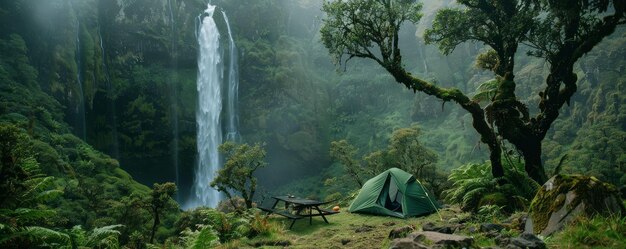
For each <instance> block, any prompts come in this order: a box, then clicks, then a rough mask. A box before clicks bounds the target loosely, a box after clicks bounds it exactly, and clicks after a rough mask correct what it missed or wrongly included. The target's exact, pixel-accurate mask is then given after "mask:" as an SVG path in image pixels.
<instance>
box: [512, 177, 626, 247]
mask: <svg viewBox="0 0 626 249" xmlns="http://www.w3.org/2000/svg"><path fill="white" fill-rule="evenodd" d="M619 212H621V213H626V208H625V207H624V205H623V203H622V202H621V199H620V197H619V192H618V191H617V189H616V188H615V187H614V186H613V185H610V184H608V183H603V182H601V181H599V180H598V179H596V178H595V177H588V176H581V175H556V176H554V177H552V178H550V180H548V181H547V182H546V183H545V184H544V185H543V186H542V187H541V189H540V190H539V192H538V193H537V195H536V196H535V198H534V199H533V201H532V203H531V206H530V212H529V216H528V218H527V219H526V224H525V229H524V230H525V232H527V233H534V234H541V235H543V236H549V235H551V234H552V233H554V232H556V231H559V230H561V229H562V228H563V227H564V226H565V225H566V224H567V223H569V222H571V221H572V220H574V219H575V218H576V217H578V216H581V215H586V216H589V217H591V216H593V215H595V214H605V215H609V214H615V213H619Z"/></svg>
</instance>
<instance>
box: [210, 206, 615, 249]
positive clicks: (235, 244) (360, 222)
mask: <svg viewBox="0 0 626 249" xmlns="http://www.w3.org/2000/svg"><path fill="white" fill-rule="evenodd" d="M441 215H442V217H443V220H444V221H443V222H442V221H440V219H439V216H438V215H437V214H436V213H434V214H431V215H428V216H423V217H416V218H408V219H399V218H394V217H387V216H373V215H366V214H352V213H348V212H341V213H339V214H335V215H330V216H327V219H328V221H329V222H330V224H326V223H325V222H324V221H323V220H322V218H321V217H313V219H312V224H311V225H309V220H308V219H301V220H298V221H296V223H295V225H294V226H293V228H292V229H287V228H288V227H289V225H290V224H291V221H290V220H288V219H286V218H284V217H282V216H276V215H272V216H270V217H269V219H268V221H269V223H268V224H269V226H271V227H272V229H273V232H272V233H271V234H269V235H267V236H257V237H255V238H253V239H247V238H244V239H241V240H236V241H231V242H229V243H227V244H224V245H221V246H220V247H219V248H222V249H229V248H285V247H288V248H303V249H308V248H316V249H317V248H389V245H390V243H391V240H390V239H388V238H387V236H388V235H389V232H390V231H391V230H393V229H394V228H398V227H403V226H407V225H413V226H415V228H416V230H417V231H420V230H421V227H422V225H423V224H425V223H427V222H433V223H435V224H445V223H447V221H448V220H450V219H451V218H461V219H462V218H467V216H468V215H469V214H468V213H464V212H461V211H460V210H459V208H458V207H456V206H454V207H452V208H446V209H442V210H441ZM469 216H470V217H471V216H472V215H469ZM474 218H476V217H474ZM482 222H492V220H484V221H483V220H482V219H479V220H475V219H472V218H470V220H469V221H468V222H467V223H465V225H466V226H465V228H463V229H462V230H461V231H460V232H458V233H456V234H459V235H466V236H472V237H473V238H474V241H475V243H474V245H475V246H477V247H479V248H485V247H491V246H494V245H495V240H494V239H493V238H489V237H486V234H484V233H479V232H474V233H470V228H471V227H474V228H475V229H478V227H479V226H480V223H482ZM496 222H498V221H496ZM625 224H626V217H617V216H612V217H602V216H596V217H593V218H584V217H581V218H579V219H577V220H576V221H575V222H574V223H572V224H571V225H568V226H567V227H566V228H565V229H564V230H563V231H561V232H558V233H556V234H554V235H552V236H551V237H547V238H545V239H544V241H545V242H546V244H547V245H548V248H558V249H561V248H563V249H565V248H626V225H625ZM364 226H368V227H369V228H371V230H369V231H365V232H356V230H357V228H360V227H364ZM521 232H522V231H517V230H511V229H510V228H505V229H504V230H502V231H501V232H500V233H501V234H508V235H509V236H511V237H515V236H517V235H519V233H521ZM342 240H349V242H348V243H346V244H345V245H343V244H342ZM276 243H278V245H277V246H271V245H272V244H276ZM284 243H289V244H288V246H286V245H285V244H284ZM255 245H256V247H255ZM259 245H264V246H259Z"/></svg>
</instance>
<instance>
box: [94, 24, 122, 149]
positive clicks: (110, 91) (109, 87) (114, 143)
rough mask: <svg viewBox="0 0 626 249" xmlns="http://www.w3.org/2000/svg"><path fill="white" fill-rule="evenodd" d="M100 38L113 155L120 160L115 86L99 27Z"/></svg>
mask: <svg viewBox="0 0 626 249" xmlns="http://www.w3.org/2000/svg"><path fill="white" fill-rule="evenodd" d="M98 36H99V37H100V52H101V53H102V69H103V71H104V78H105V80H106V89H107V93H108V94H109V96H110V97H109V103H108V104H109V111H110V114H109V115H110V118H109V119H110V120H111V135H112V136H113V137H112V138H111V139H112V140H113V141H112V143H111V155H112V156H113V158H116V159H118V160H119V159H120V150H119V148H120V146H119V135H118V134H117V110H116V107H115V98H114V97H112V95H113V90H114V89H113V85H111V78H110V76H109V67H108V66H107V62H106V51H105V50H104V39H103V37H102V30H101V29H100V27H98Z"/></svg>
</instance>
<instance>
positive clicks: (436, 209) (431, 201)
mask: <svg viewBox="0 0 626 249" xmlns="http://www.w3.org/2000/svg"><path fill="white" fill-rule="evenodd" d="M415 181H417V183H419V184H420V186H421V187H422V189H424V194H426V198H428V201H429V202H430V205H433V208H435V211H437V214H438V215H439V220H441V221H443V217H442V216H441V213H439V209H438V208H437V206H435V203H433V200H431V199H430V196H429V195H428V191H427V190H426V189H425V188H424V184H422V182H420V180H417V178H415Z"/></svg>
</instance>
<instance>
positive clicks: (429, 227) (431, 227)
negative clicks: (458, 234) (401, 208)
mask: <svg viewBox="0 0 626 249" xmlns="http://www.w3.org/2000/svg"><path fill="white" fill-rule="evenodd" d="M422 230H423V231H431V232H438V233H447V234H452V233H454V230H455V228H454V227H452V226H446V225H441V226H437V225H435V223H432V222H428V223H426V224H424V225H422Z"/></svg>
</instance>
